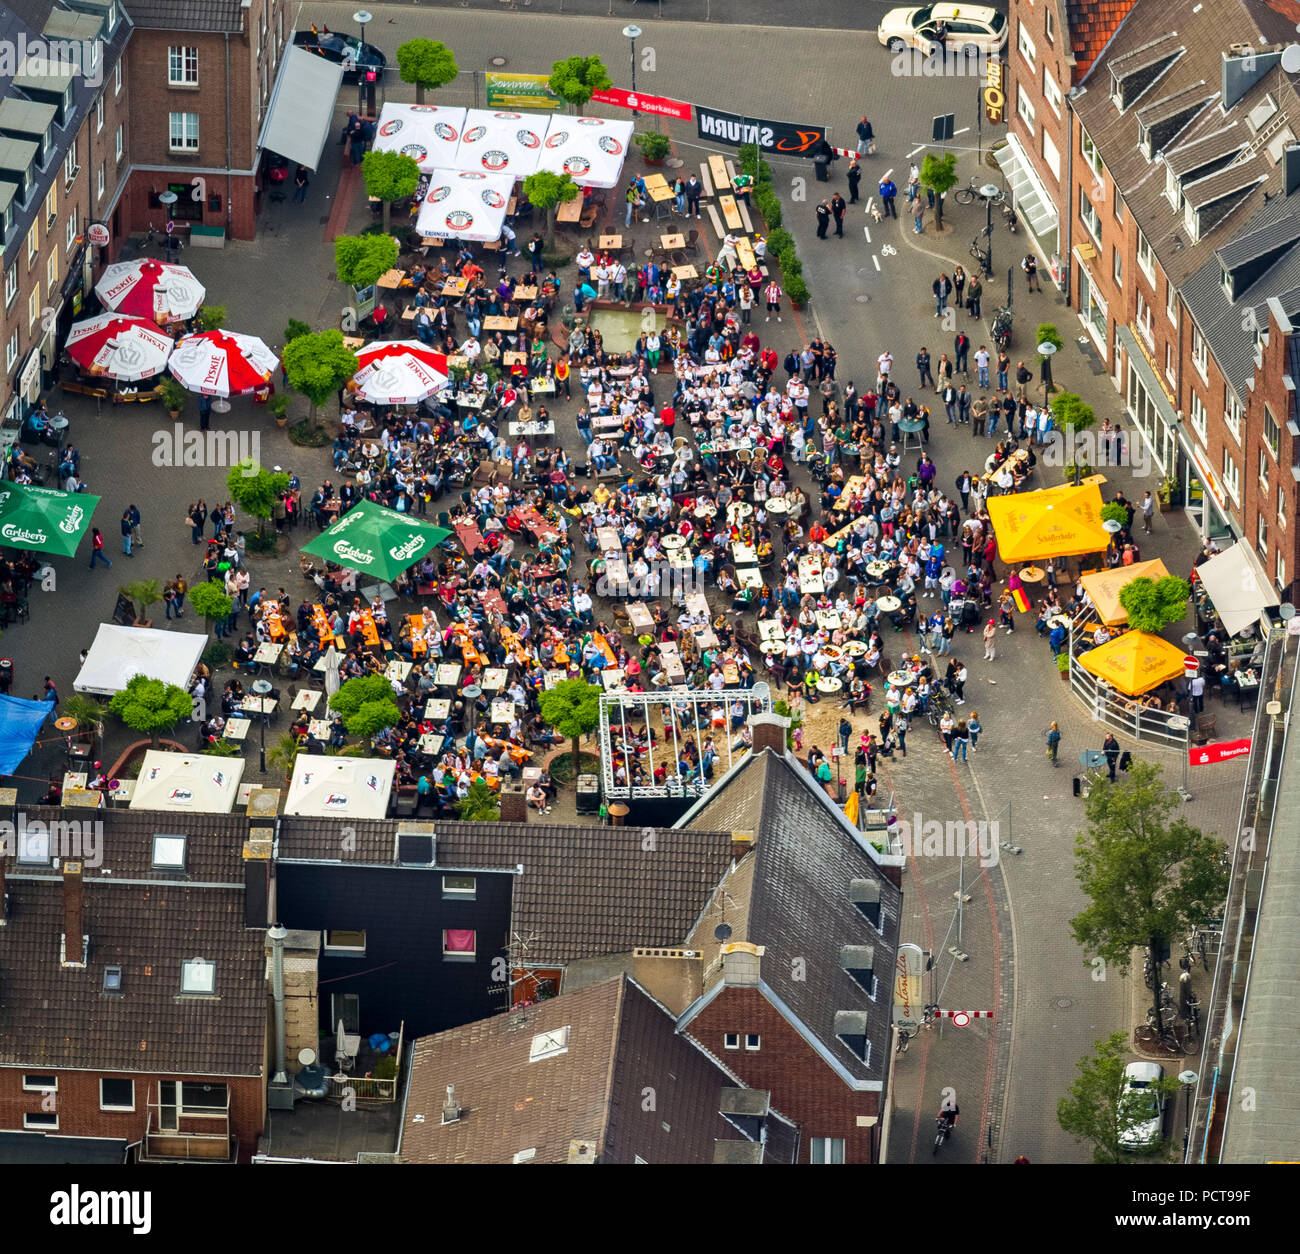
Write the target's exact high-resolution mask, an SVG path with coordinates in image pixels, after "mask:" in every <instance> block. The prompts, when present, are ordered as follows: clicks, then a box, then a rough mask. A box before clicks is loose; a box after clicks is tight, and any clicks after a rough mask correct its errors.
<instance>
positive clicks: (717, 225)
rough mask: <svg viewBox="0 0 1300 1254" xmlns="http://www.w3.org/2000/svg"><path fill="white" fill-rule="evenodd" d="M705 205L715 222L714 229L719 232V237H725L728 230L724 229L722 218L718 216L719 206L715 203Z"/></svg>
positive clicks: (711, 219) (711, 220) (710, 217)
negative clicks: (714, 204)
mask: <svg viewBox="0 0 1300 1254" xmlns="http://www.w3.org/2000/svg"><path fill="white" fill-rule="evenodd" d="M704 207H705V209H707V210H708V211H709V221H710V222H712V223H713V229H714V231H716V232H717V235H718V238H719V239H725V238H726V235H727V232H726V231H725V230H724V229H723V226H722V219H721V218H720V217H718V210H717V208H716V207H715V206H713V205H705V206H704Z"/></svg>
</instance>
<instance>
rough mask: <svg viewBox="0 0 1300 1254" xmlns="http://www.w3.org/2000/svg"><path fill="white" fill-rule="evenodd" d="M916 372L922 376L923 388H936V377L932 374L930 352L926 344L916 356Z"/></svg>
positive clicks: (921, 384)
mask: <svg viewBox="0 0 1300 1254" xmlns="http://www.w3.org/2000/svg"><path fill="white" fill-rule="evenodd" d="M916 372H917V374H918V375H920V376H921V382H920V386H921V387H926V386H929V387H934V375H933V374H931V373H930V350H929V349H928V348H927V347H926V346H925V345H924V344H922V345H921V351H920V352H919V353H917V355H916Z"/></svg>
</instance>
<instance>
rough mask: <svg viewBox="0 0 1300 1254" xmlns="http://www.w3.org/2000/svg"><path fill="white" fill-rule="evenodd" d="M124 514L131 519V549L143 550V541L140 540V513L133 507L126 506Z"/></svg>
mask: <svg viewBox="0 0 1300 1254" xmlns="http://www.w3.org/2000/svg"><path fill="white" fill-rule="evenodd" d="M126 512H127V513H128V514H129V515H130V518H131V547H132V549H142V548H144V541H143V540H141V539H140V511H139V510H138V509H136V507H135V505H134V504H132V505H128V506H127V507H126Z"/></svg>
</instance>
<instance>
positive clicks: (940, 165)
mask: <svg viewBox="0 0 1300 1254" xmlns="http://www.w3.org/2000/svg"><path fill="white" fill-rule="evenodd" d="M921 182H922V183H924V184H925V185H926V187H928V188H930V189H931V190H932V191H933V192H934V222H935V225H936V226H943V198H944V197H945V196H946V195H947V194H948V193H949V192H950V191H951V190H952V188H953V187H955V186H956V183H957V154H956V153H954V152H949V153H945V154H944V155H943V156H942V157H936V156H935V155H934V153H932V152H927V153H926V154H925V160H924V161H922V162H921Z"/></svg>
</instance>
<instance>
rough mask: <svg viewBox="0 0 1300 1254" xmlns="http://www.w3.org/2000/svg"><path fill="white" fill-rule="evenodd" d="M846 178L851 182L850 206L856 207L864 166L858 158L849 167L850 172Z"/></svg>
mask: <svg viewBox="0 0 1300 1254" xmlns="http://www.w3.org/2000/svg"><path fill="white" fill-rule="evenodd" d="M844 177H845V178H846V179H848V181H849V204H851V205H856V204H857V203H858V185H859V184H860V183H861V182H862V166H861V165H860V164H859V163H858V160H857V158H856V157H855V158H854V159H853V162H852V164H851V165H850V166H849V172H848V173H847V174H846V175H845V176H844Z"/></svg>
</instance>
